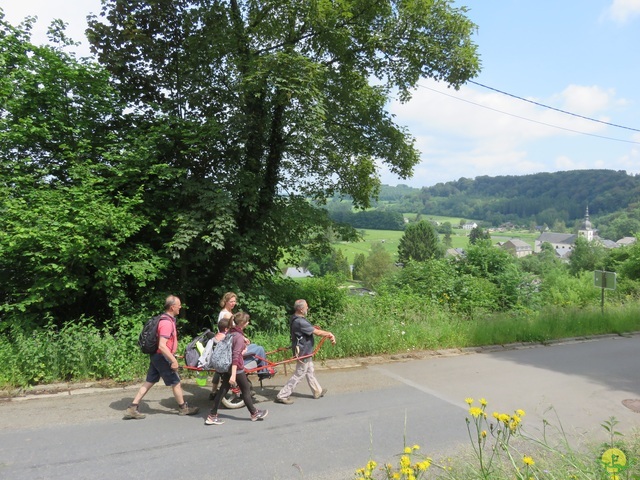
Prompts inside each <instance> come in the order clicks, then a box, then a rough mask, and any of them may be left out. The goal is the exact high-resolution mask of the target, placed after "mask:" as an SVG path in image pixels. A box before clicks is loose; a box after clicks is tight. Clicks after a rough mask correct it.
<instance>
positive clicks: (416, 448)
mask: <svg viewBox="0 0 640 480" xmlns="http://www.w3.org/2000/svg"><path fill="white" fill-rule="evenodd" d="M411 448H412V449H413V450H420V445H414V446H413V447H411Z"/></svg>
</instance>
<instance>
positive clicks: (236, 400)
mask: <svg viewBox="0 0 640 480" xmlns="http://www.w3.org/2000/svg"><path fill="white" fill-rule="evenodd" d="M222 405H223V406H224V408H229V409H234V408H242V407H244V399H243V398H242V394H241V393H240V391H238V392H234V391H233V390H229V392H228V393H227V394H226V395H225V396H224V398H223V399H222Z"/></svg>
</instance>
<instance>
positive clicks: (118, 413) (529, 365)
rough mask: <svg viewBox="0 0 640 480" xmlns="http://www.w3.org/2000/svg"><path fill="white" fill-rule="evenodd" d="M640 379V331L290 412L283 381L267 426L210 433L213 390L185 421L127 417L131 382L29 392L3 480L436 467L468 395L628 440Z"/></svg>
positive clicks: (469, 358) (508, 355)
mask: <svg viewBox="0 0 640 480" xmlns="http://www.w3.org/2000/svg"><path fill="white" fill-rule="evenodd" d="M492 350H495V351H492ZM445 353H446V352H445ZM289 373H290V372H289ZM639 376H640V335H631V336H627V337H615V336H605V337H602V338H597V339H590V340H586V341H570V342H566V343H559V344H555V345H552V346H526V345H522V346H520V347H519V348H511V349H503V348H496V349H490V348H489V349H485V350H484V351H483V353H467V354H458V355H432V356H426V357H425V358H421V359H406V360H403V361H389V362H385V363H381V362H370V364H369V365H362V366H357V367H351V368H340V369H319V370H318V379H319V380H320V383H321V384H322V385H323V387H326V388H328V390H329V392H328V394H327V396H325V397H324V398H321V399H318V400H314V399H313V398H312V397H311V394H310V391H309V388H308V386H307V385H306V384H300V385H299V386H298V389H297V391H296V393H295V394H294V397H293V398H294V399H295V403H294V404H293V405H281V404H275V403H273V401H272V400H273V399H274V398H275V394H276V393H277V391H278V390H279V388H280V387H281V386H282V385H283V383H284V382H285V381H286V380H287V376H285V375H284V373H283V372H280V373H279V374H278V375H276V377H274V378H272V379H270V380H268V381H266V382H265V383H264V388H263V389H259V388H258V391H257V393H258V398H259V399H260V400H261V401H260V403H259V408H267V409H269V416H268V417H267V418H266V419H265V420H264V421H262V422H250V421H249V414H248V412H247V410H246V409H242V410H220V416H221V418H223V419H224V420H225V421H226V423H225V424H224V425H221V426H215V425H213V426H205V425H204V418H205V416H206V411H207V409H208V407H209V405H210V402H209V400H208V388H204V387H199V386H197V385H196V384H195V383H191V382H185V392H186V398H187V399H188V401H189V403H191V404H195V405H198V406H200V408H201V413H200V414H199V415H197V416H193V417H180V416H178V415H177V414H176V413H175V412H176V411H175V400H174V399H173V396H172V394H171V390H170V389H169V388H168V387H164V386H160V385H157V386H156V387H154V388H153V389H152V390H151V391H150V392H149V394H148V395H147V397H146V398H145V399H144V401H143V405H142V406H141V411H142V412H143V413H146V414H147V418H146V419H144V420H123V419H122V417H123V413H124V410H125V409H126V407H127V406H128V405H129V403H130V402H131V399H132V398H133V396H134V394H135V392H136V390H137V386H133V387H127V388H117V389H86V390H74V391H71V392H70V393H63V394H56V395H49V396H37V397H36V396H33V395H31V396H26V397H21V398H14V399H13V400H11V401H4V402H0V478H3V479H24V478H29V479H30V480H32V479H68V478H74V479H92V480H99V479H109V480H113V479H138V480H139V479H154V480H163V479H171V480H176V479H190V480H193V479H194V478H197V479H199V480H200V479H206V478H211V479H226V478H232V477H234V478H237V479H239V478H241V479H257V480H262V479H264V480H285V479H286V480H288V479H291V480H302V479H305V480H340V479H351V478H353V474H354V472H355V470H356V469H357V468H360V467H362V466H364V465H365V464H366V462H367V461H368V460H369V459H370V458H374V459H375V460H376V461H378V463H382V462H387V461H390V462H392V463H394V464H397V457H396V456H395V455H396V454H398V453H400V452H401V450H402V448H403V445H404V441H405V440H406V442H407V444H408V445H413V444H418V445H420V446H421V450H420V452H422V453H425V454H428V455H430V456H432V457H433V458H438V457H443V456H447V455H448V454H450V453H451V452H454V451H455V449H456V448H459V447H460V446H463V445H465V444H466V443H467V442H468V438H467V430H466V424H465V420H464V419H465V416H466V414H467V408H468V407H467V405H466V404H465V402H464V399H465V398H466V397H472V398H474V399H476V400H477V399H478V398H481V397H483V398H486V400H487V401H488V403H489V405H488V409H487V410H488V411H489V412H490V413H491V412H493V411H500V412H506V413H511V412H513V411H514V410H515V409H523V410H525V411H526V413H527V415H526V416H525V419H524V426H525V428H526V429H527V430H529V431H532V432H534V433H535V431H536V430H539V429H540V427H541V426H542V418H547V419H549V420H550V421H551V422H552V423H557V422H556V415H557V417H558V418H559V419H560V421H561V422H562V425H563V427H564V429H565V430H566V431H567V432H568V433H569V434H570V435H571V436H572V438H573V437H574V438H576V439H584V437H585V434H588V435H589V438H593V439H595V440H600V439H602V440H604V439H605V435H604V431H603V429H602V427H600V424H601V423H602V422H603V421H605V420H607V419H609V418H610V417H611V416H614V417H616V418H617V419H618V420H619V421H620V425H619V430H621V431H622V432H627V431H630V430H632V429H633V428H636V427H638V426H640V416H639V414H638V413H636V412H634V411H632V410H630V409H629V408H627V407H625V406H624V405H623V404H622V401H623V400H626V399H640V383H639V381H638V380H639V378H638V377H639ZM550 408H552V410H549V409H550Z"/></svg>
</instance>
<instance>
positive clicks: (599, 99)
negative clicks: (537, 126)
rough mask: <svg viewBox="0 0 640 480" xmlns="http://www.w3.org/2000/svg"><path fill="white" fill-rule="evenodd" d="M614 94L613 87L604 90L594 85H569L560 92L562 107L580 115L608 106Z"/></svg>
mask: <svg viewBox="0 0 640 480" xmlns="http://www.w3.org/2000/svg"><path fill="white" fill-rule="evenodd" d="M615 96H616V91H615V89H613V88H611V89H607V90H605V89H602V88H600V87H598V86H596V85H592V86H582V85H569V86H568V87H567V88H565V89H564V90H563V91H562V93H561V94H560V97H561V99H562V108H563V109H564V110H567V111H569V112H573V113H578V114H581V115H593V114H596V113H598V112H601V111H603V110H605V109H607V108H610V107H611V106H612V105H613V104H614V99H615Z"/></svg>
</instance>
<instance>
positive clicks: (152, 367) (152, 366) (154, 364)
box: [147, 353, 180, 387]
mask: <svg viewBox="0 0 640 480" xmlns="http://www.w3.org/2000/svg"><path fill="white" fill-rule="evenodd" d="M160 378H162V380H164V384H165V385H166V386H167V387H173V386H175V385H178V384H179V383H180V375H178V372H176V371H175V370H173V369H172V368H171V364H170V363H169V361H168V360H167V359H166V358H164V355H162V354H161V353H153V354H151V355H149V370H148V371H147V382H149V383H157V382H158V381H159V380H160Z"/></svg>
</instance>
